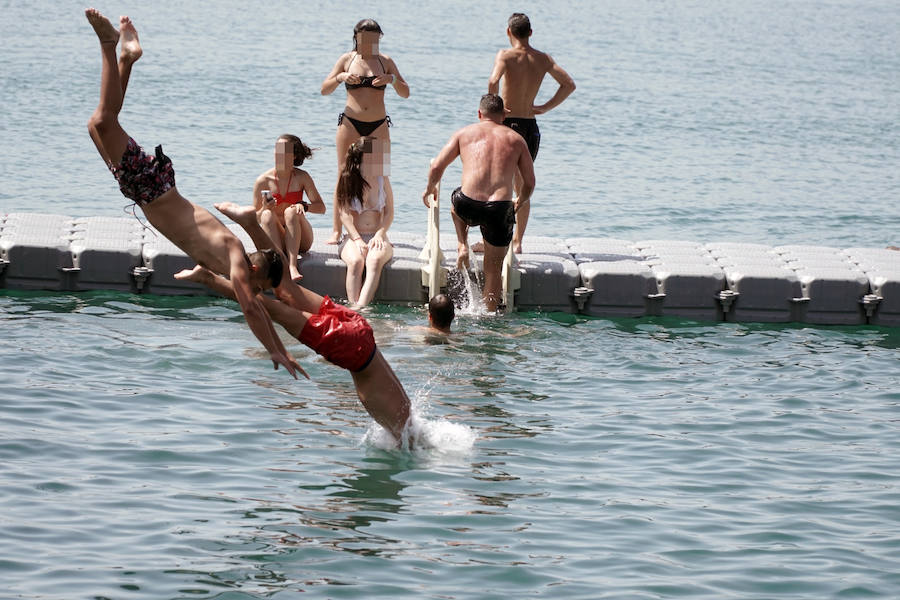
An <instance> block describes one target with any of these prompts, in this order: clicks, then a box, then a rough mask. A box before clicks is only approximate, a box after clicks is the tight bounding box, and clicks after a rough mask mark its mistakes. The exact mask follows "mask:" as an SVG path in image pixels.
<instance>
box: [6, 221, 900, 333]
mask: <svg viewBox="0 0 900 600" xmlns="http://www.w3.org/2000/svg"><path fill="white" fill-rule="evenodd" d="M229 228H230V229H231V230H232V231H234V232H235V233H236V234H237V235H238V237H239V238H240V239H241V240H242V241H243V242H244V244H245V245H246V246H247V248H248V249H252V248H253V244H252V242H251V241H250V239H249V237H248V236H247V235H246V234H245V233H244V231H243V230H241V229H240V228H239V227H238V226H236V225H230V226H229ZM328 234H329V231H327V230H324V229H318V230H316V240H323V239H326V238H327V237H328ZM390 237H391V242H392V243H393V244H394V258H393V259H392V260H391V262H390V263H388V265H387V266H386V267H385V269H384V273H383V275H382V278H381V283H380V285H379V287H378V292H377V294H376V296H375V301H376V302H380V303H401V304H410V303H413V304H420V303H422V302H425V301H427V299H428V297H429V294H430V293H431V289H432V288H435V287H439V286H445V285H446V281H447V271H448V269H451V268H453V266H454V265H455V264H456V238H455V236H454V235H453V234H449V235H448V234H440V233H438V232H437V231H436V227H435V231H434V234H433V235H415V234H410V233H402V232H396V231H392V232H391V234H390ZM429 239H437V240H439V247H440V250H441V252H436V250H435V249H434V248H433V247H431V248H429V244H428V243H427V242H428V240H429ZM525 249H526V250H527V252H526V253H524V254H521V255H518V256H516V257H515V259H514V261H513V263H512V265H511V268H510V269H509V271H510V272H509V276H508V278H507V283H506V285H507V286H508V288H509V296H508V302H509V299H512V301H513V302H514V305H515V307H516V308H517V309H520V310H544V311H565V312H572V313H576V312H577V313H583V314H587V315H593V316H600V317H640V316H645V315H655V316H676V317H687V318H691V319H697V320H708V321H759V322H790V321H796V322H802V323H816V324H841V325H856V324H866V323H870V324H875V325H886V326H900V252H897V251H893V250H886V249H879V248H830V247H825V246H799V245H791V246H774V247H773V246H765V245H761V244H740V243H728V242H720V243H699V242H687V241H673V240H638V241H629V240H618V239H605V238H599V239H596V238H569V239H565V240H560V239H554V238H548V237H539V236H528V238H527V239H526V244H525ZM193 265H194V263H193V261H192V260H191V259H189V258H188V257H187V256H186V255H185V254H184V253H183V252H182V251H181V250H179V249H178V248H176V247H175V246H174V245H172V244H171V243H170V242H168V241H167V240H166V239H165V238H163V237H162V236H160V235H158V234H156V235H154V233H153V232H151V231H150V230H147V229H144V228H143V227H142V226H141V225H140V224H139V223H138V222H137V220H135V219H133V218H130V217H129V218H109V217H67V216H62V215H47V214H33V213H11V214H0V288H8V289H30V290H60V291H81V290H98V289H110V290H122V291H131V292H134V293H148V294H162V295H171V294H208V293H209V292H208V290H206V289H205V288H203V287H201V286H199V285H198V284H195V283H191V282H184V281H177V280H176V279H175V278H174V277H173V276H172V275H173V274H174V273H176V272H177V271H179V270H181V269H184V268H189V267H193ZM300 265H301V269H302V272H303V274H304V277H305V278H304V280H303V283H304V285H306V286H307V287H309V288H310V289H313V290H315V291H316V292H319V293H321V294H328V295H331V296H333V297H336V298H343V297H344V294H345V288H344V277H345V274H346V267H345V266H344V263H343V261H341V259H340V257H339V256H338V250H337V246H329V245H326V244H324V243H322V242H320V241H316V242H315V243H314V244H313V247H312V248H311V250H310V252H308V253H306V254H304V255H302V256H301V257H300Z"/></svg>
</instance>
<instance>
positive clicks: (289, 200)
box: [272, 169, 303, 206]
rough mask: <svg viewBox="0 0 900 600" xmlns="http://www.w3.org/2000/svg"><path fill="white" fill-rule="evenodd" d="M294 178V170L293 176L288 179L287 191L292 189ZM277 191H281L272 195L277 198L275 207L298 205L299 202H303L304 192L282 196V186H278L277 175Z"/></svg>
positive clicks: (298, 191) (276, 176) (287, 193)
mask: <svg viewBox="0 0 900 600" xmlns="http://www.w3.org/2000/svg"><path fill="white" fill-rule="evenodd" d="M293 178H294V170H293V169H291V175H290V177H288V184H287V187H286V188H285V190H290V189H291V180H292V179H293ZM275 189H277V190H279V191H277V192H275V193H274V194H272V197H273V198H275V205H276V206H277V205H279V204H297V203H298V202H303V190H302V189H300V190H294V191H293V192H290V191H286V192H285V193H284V195H283V196H282V195H281V186H280V185H279V184H278V175H275Z"/></svg>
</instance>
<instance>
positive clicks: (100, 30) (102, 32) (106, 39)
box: [84, 8, 119, 44]
mask: <svg viewBox="0 0 900 600" xmlns="http://www.w3.org/2000/svg"><path fill="white" fill-rule="evenodd" d="M84 16H86V17H87V20H88V23H90V24H91V27H93V28H94V33H96V34H97V37H98V38H100V43H101V44H117V43H119V32H118V31H116V28H115V27H113V24H112V23H110V22H109V19H107V18H106V17H104V16H103V15H102V14H100V11H99V10H97V9H96V8H89V9H87V10H85V11H84Z"/></svg>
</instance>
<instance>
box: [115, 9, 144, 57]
mask: <svg viewBox="0 0 900 600" xmlns="http://www.w3.org/2000/svg"><path fill="white" fill-rule="evenodd" d="M119 36H120V38H119V39H121V40H122V49H121V51H120V54H119V56H120V57H121V58H122V60H126V61H129V62H132V63H133V62H135V61H136V60H137V59H139V58H140V57H141V55H142V54H143V53H144V51H143V50H142V49H141V41H140V40H139V39H138V33H137V29H135V28H134V23H132V22H131V19H130V18H129V17H127V16H126V17H119Z"/></svg>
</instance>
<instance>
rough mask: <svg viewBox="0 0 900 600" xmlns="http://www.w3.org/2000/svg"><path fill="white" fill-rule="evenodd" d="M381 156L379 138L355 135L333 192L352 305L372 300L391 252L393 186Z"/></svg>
mask: <svg viewBox="0 0 900 600" xmlns="http://www.w3.org/2000/svg"><path fill="white" fill-rule="evenodd" d="M384 158H385V157H384V152H383V142H381V141H380V140H378V139H375V138H370V137H363V138H359V139H358V140H357V141H356V142H354V143H353V144H351V145H350V148H349V149H348V150H347V156H346V157H345V160H344V163H343V169H342V170H341V174H340V176H339V177H338V185H337V190H336V195H335V197H336V200H337V205H338V210H339V212H340V217H341V222H342V223H343V225H344V227H346V229H347V237H345V238H344V240H343V242H342V244H341V247H340V254H341V258H342V259H343V261H344V262H345V263H347V299H348V300H349V301H350V303H351V304H353V305H355V306H366V305H367V304H369V303H370V302H371V301H372V299H373V298H374V297H375V291H376V290H377V289H378V281H379V280H380V279H381V269H382V268H383V267H384V265H385V264H386V263H387V262H388V261H389V260H391V258H392V257H393V256H394V248H393V246H392V245H391V243H390V241H389V240H388V237H387V230H388V227H390V226H391V223H392V222H393V220H394V192H393V190H392V189H391V182H390V178H388V177H385V176H384V174H383V166H384V165H383V161H384ZM364 270H365V277H364V276H363V275H364V272H363V271H364Z"/></svg>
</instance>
